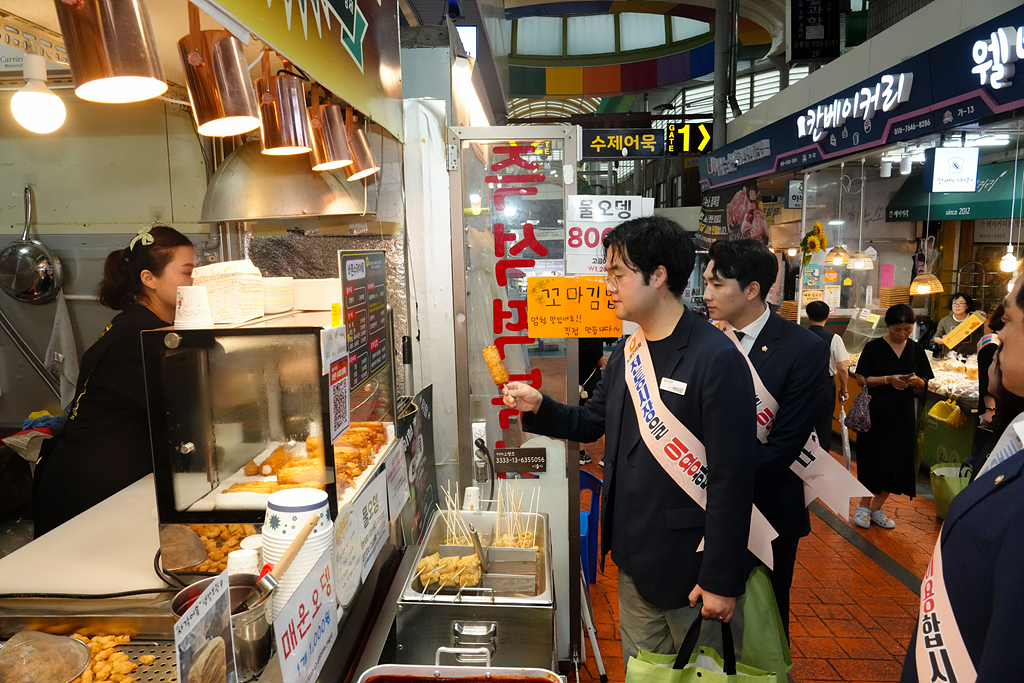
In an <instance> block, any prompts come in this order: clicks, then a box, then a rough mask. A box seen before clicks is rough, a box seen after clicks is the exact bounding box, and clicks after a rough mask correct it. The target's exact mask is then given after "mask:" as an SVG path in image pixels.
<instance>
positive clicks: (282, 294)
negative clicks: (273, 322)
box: [263, 277, 293, 315]
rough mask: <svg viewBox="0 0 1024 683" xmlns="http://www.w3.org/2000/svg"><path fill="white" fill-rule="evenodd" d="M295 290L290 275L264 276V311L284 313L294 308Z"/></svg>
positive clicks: (265, 312)
mask: <svg viewBox="0 0 1024 683" xmlns="http://www.w3.org/2000/svg"><path fill="white" fill-rule="evenodd" d="M292 305H293V292H292V279H291V278H290V277H265V278H263V313H264V314H265V315H269V314H271V313H284V312H285V311H290V310H292Z"/></svg>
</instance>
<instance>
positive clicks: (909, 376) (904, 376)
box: [903, 372, 914, 379]
mask: <svg viewBox="0 0 1024 683" xmlns="http://www.w3.org/2000/svg"><path fill="white" fill-rule="evenodd" d="M913 376H914V373H913V372H911V373H909V374H907V375H903V379H910V378H911V377H913Z"/></svg>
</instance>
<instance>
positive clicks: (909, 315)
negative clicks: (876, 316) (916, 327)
mask: <svg viewBox="0 0 1024 683" xmlns="http://www.w3.org/2000/svg"><path fill="white" fill-rule="evenodd" d="M885 324H886V326H889V325H908V324H909V325H913V324H914V309H913V308H911V307H910V306H908V305H906V304H896V305H895V306H890V307H889V308H888V310H886V312H885Z"/></svg>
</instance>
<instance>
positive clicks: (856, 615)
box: [580, 440, 940, 683]
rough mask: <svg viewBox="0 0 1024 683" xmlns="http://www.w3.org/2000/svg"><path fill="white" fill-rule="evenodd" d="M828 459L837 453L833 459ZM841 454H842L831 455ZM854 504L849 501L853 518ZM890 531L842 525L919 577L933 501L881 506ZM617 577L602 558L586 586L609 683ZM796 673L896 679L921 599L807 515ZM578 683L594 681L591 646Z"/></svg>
mask: <svg viewBox="0 0 1024 683" xmlns="http://www.w3.org/2000/svg"><path fill="white" fill-rule="evenodd" d="M586 450H587V452H588V453H589V454H590V455H591V457H592V458H593V463H592V464H590V465H587V466H586V467H585V468H584V469H587V470H589V471H590V472H591V473H593V474H594V475H596V476H598V477H603V471H602V469H601V467H600V466H599V465H598V461H599V460H600V459H601V456H602V455H603V450H604V443H603V440H602V441H599V442H597V443H594V444H588V445H587V446H586ZM833 456H835V454H834V453H833ZM836 457H838V456H836ZM855 506H856V501H852V502H851V516H852V512H853V507H855ZM883 509H884V510H885V511H886V514H888V515H889V517H891V518H892V519H893V520H894V521H895V522H896V528H894V529H890V530H887V529H882V528H880V527H878V526H874V525H872V526H871V527H870V528H868V529H861V528H860V527H857V526H855V525H853V524H852V523H849V522H848V525H849V526H850V527H851V528H853V529H854V530H855V531H856V532H857V533H859V534H860V535H861V536H863V537H864V538H866V539H867V540H868V541H870V542H871V543H873V544H874V545H876V546H877V547H879V548H880V549H881V550H883V551H884V552H885V553H886V554H887V555H889V557H891V558H893V559H894V560H896V561H897V562H898V563H900V564H901V565H903V566H904V567H906V568H907V569H909V570H910V571H912V572H913V573H914V574H915V575H917V576H921V575H923V574H924V571H925V569H926V567H927V565H928V560H929V558H930V557H931V551H932V548H933V547H934V545H935V539H936V536H937V534H938V532H939V528H940V521H939V520H936V518H935V512H934V508H933V506H932V503H931V501H929V500H927V499H925V498H922V497H920V496H918V497H916V498H913V499H911V498H909V497H907V496H891V497H890V498H889V500H888V501H887V502H886V505H885V506H884V508H883ZM617 586H618V570H617V569H616V568H615V565H614V564H613V563H612V562H611V560H610V559H608V561H607V564H606V565H605V572H604V573H603V574H602V573H600V572H599V573H598V577H597V583H595V584H594V585H593V586H591V587H590V598H591V601H592V602H593V605H594V623H595V626H596V628H597V636H598V646H599V648H600V650H601V657H602V658H603V660H604V664H605V668H606V670H607V673H608V680H609V681H613V682H619V683H621V682H622V681H624V680H625V667H624V664H623V661H622V646H621V642H620V639H619V605H618V590H617ZM790 610H791V618H790V636H791V640H792V655H793V669H792V671H791V672H790V676H791V677H792V678H793V679H794V680H796V681H798V683H818V682H819V681H820V682H824V681H856V682H858V683H861V682H863V683H891V682H893V681H898V680H899V677H900V671H901V670H902V668H903V658H904V655H905V654H906V650H907V646H908V644H909V642H910V634H911V632H912V630H913V628H914V624H915V621H916V619H917V611H918V597H917V595H916V594H915V593H914V592H913V591H911V590H910V589H908V588H907V587H906V586H904V585H903V584H902V583H900V582H899V581H898V580H896V579H895V578H893V577H892V576H891V575H890V574H889V573H887V572H886V571H885V570H884V569H882V568H881V567H880V566H878V565H877V564H876V563H875V562H873V561H872V560H871V559H870V558H868V556H866V555H865V554H864V553H862V552H861V551H860V550H858V549H857V548H856V547H854V546H853V545H852V544H851V543H850V542H849V541H847V540H846V539H845V538H843V537H842V536H841V535H839V534H838V533H837V532H836V531H835V530H833V529H832V528H831V527H829V526H828V525H827V524H825V523H824V522H823V521H822V520H820V519H819V518H818V517H817V516H815V515H813V514H812V515H811V535H810V536H808V537H807V538H805V539H803V541H802V542H801V543H800V549H799V551H798V553H797V566H796V569H795V571H794V573H793V588H792V595H791V601H790ZM586 649H587V662H586V665H585V666H584V667H582V668H581V669H580V681H581V683H589V682H590V681H594V682H596V681H598V673H597V666H596V663H595V661H594V659H593V655H592V652H591V646H590V642H589V640H588V641H587V644H586Z"/></svg>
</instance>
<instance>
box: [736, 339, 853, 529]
mask: <svg viewBox="0 0 1024 683" xmlns="http://www.w3.org/2000/svg"><path fill="white" fill-rule="evenodd" d="M720 329H721V330H722V331H723V332H725V335H726V336H727V337H729V339H731V340H732V342H733V343H734V344H735V345H736V348H738V349H739V350H740V353H742V354H743V357H744V358H745V359H746V361H747V366H748V367H749V368H750V375H751V377H753V379H754V393H755V394H756V395H757V438H758V440H759V441H760V442H761V443H765V442H766V441H768V435H769V434H770V433H771V431H772V425H773V424H774V423H775V416H776V415H778V414H779V402H778V401H776V400H775V397H774V396H772V395H771V392H769V391H768V387H766V386H765V385H764V382H762V381H761V378H760V377H759V376H758V374H757V370H755V369H754V364H753V363H751V362H750V358H749V357H748V356H747V354H746V352H744V351H743V345H742V344H740V340H739V339H738V338H737V337H736V333H735V332H734V331H733V329H732V327H731V326H729V325H726V324H722V325H721V326H720ZM789 468H790V469H791V470H793V471H794V472H796V474H797V476H798V477H800V478H801V479H802V480H803V482H804V504H805V505H810V504H811V501H812V500H814V499H815V498H821V502H823V503H824V504H825V505H827V506H829V507H830V508H832V511H833V512H835V513H836V514H837V515H839V516H840V517H843V518H844V519H847V520H848V519H849V518H850V499H851V498H855V497H870V496H871V492H870V491H868V490H867V488H866V487H865V486H864V484H861V483H860V481H858V480H857V477H855V476H853V475H852V474H851V473H850V472H849V471H848V470H847V469H846V468H845V467H844V466H843V465H841V464H840V463H839V461H837V460H835V459H834V458H833V457H832V456H831V455H829V452H828V451H827V450H825V449H824V448H822V447H821V444H819V443H818V435H817V434H816V433H815V431H814V430H813V429H812V430H811V434H810V436H808V437H807V443H805V444H804V446H803V448H801V449H800V455H798V456H797V458H796V460H794V461H793V464H791V465H790V466H789Z"/></svg>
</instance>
